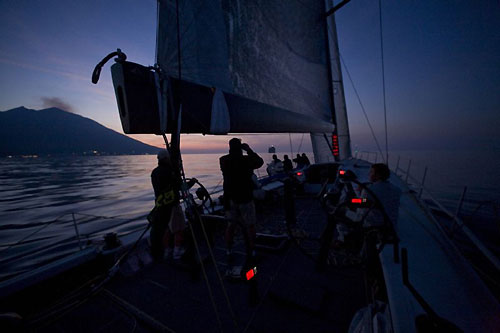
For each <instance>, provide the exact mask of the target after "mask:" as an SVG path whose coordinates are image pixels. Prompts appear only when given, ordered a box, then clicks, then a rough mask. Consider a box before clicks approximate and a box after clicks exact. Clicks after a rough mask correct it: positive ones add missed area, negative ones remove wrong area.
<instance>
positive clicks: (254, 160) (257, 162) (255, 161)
mask: <svg viewBox="0 0 500 333" xmlns="http://www.w3.org/2000/svg"><path fill="white" fill-rule="evenodd" d="M241 149H243V150H244V151H246V152H247V155H248V157H250V158H249V160H250V164H251V165H250V166H251V167H252V169H258V168H260V167H261V166H263V165H264V160H263V159H262V158H261V157H260V156H259V155H257V153H255V152H254V151H253V150H252V149H251V148H250V146H249V145H248V144H247V143H242V144H241Z"/></svg>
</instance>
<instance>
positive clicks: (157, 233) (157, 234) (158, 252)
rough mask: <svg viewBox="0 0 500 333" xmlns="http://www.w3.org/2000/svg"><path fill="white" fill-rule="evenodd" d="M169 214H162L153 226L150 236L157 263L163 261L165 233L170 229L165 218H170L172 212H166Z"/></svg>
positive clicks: (152, 252)
mask: <svg viewBox="0 0 500 333" xmlns="http://www.w3.org/2000/svg"><path fill="white" fill-rule="evenodd" d="M166 213H168V214H164V212H162V213H161V214H160V217H159V218H158V220H157V221H155V222H154V223H153V224H152V226H151V232H150V234H149V236H150V239H151V256H152V257H153V260H155V261H161V260H163V255H164V251H165V248H164V243H163V240H164V236H165V231H166V230H167V228H168V220H167V219H165V216H170V212H166Z"/></svg>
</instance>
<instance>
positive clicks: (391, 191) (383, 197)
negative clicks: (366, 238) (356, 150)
mask: <svg viewBox="0 0 500 333" xmlns="http://www.w3.org/2000/svg"><path fill="white" fill-rule="evenodd" d="M390 174H391V172H390V170H389V167H387V165H386V164H383V163H376V164H373V165H372V167H371V168H370V173H369V178H370V181H371V184H370V185H368V187H367V188H368V189H369V191H366V190H363V191H362V192H361V197H362V198H366V199H369V200H371V201H373V202H375V200H376V199H378V201H379V202H380V203H381V205H382V207H383V209H384V211H385V214H387V218H388V219H389V222H390V224H391V225H390V226H387V225H386V219H385V218H384V211H382V210H381V209H379V208H358V209H357V210H356V212H354V213H350V211H348V212H347V213H346V216H347V217H348V218H350V219H351V220H352V221H353V222H359V221H361V220H363V225H362V227H363V229H365V230H367V229H369V228H374V227H390V228H392V230H393V231H394V233H395V234H396V235H397V221H398V215H399V201H400V198H401V190H400V189H399V187H397V186H395V185H393V184H391V183H390V182H389V177H390ZM370 192H371V193H373V195H374V196H375V197H376V198H373V197H372V194H371V193H370ZM337 230H338V232H339V236H340V237H339V240H341V241H342V240H343V238H344V237H343V236H344V235H345V234H346V230H345V229H344V228H343V226H342V225H339V226H338V227H337ZM360 231H361V230H360ZM349 237H350V238H352V237H355V238H357V237H361V235H360V234H358V233H354V234H353V235H350V236H349Z"/></svg>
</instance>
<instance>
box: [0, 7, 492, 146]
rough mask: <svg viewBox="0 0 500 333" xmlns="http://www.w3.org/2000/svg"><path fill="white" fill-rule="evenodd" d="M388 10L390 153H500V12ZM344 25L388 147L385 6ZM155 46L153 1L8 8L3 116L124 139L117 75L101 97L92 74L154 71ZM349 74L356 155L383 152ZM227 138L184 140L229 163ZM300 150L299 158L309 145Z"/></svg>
mask: <svg viewBox="0 0 500 333" xmlns="http://www.w3.org/2000/svg"><path fill="white" fill-rule="evenodd" d="M181 1H182V0H181ZM207 1H208V0H207ZM294 1H295V0H294ZM308 1H312V0H308ZM320 1H322V0H320ZM382 2H383V4H382V15H383V32H384V56H385V70H386V91H387V95H386V96H387V97H386V98H387V114H388V127H389V129H388V133H389V149H390V150H391V149H394V150H405V149H408V150H410V149H412V150H413V149H422V150H428V149H443V150H455V149H463V148H465V149H484V150H487V151H496V152H498V151H500V134H499V129H500V1H498V0H478V1H465V0H456V1H452V0H442V1H441V0H440V1H435V0H419V1H417V0H407V1H396V0H385V1H382ZM336 20H337V29H338V34H339V45H340V52H341V54H342V57H343V59H344V60H345V63H346V65H347V68H348V70H349V72H350V75H351V77H352V79H353V81H354V85H355V87H356V89H357V91H358V93H359V95H360V97H361V100H362V103H363V105H364V107H365V109H366V111H367V113H368V116H369V118H370V120H371V122H372V125H373V127H374V129H375V132H376V134H377V136H378V139H379V142H380V143H381V144H382V145H383V142H384V139H383V138H384V137H383V99H382V76H381V61H380V59H381V55H380V38H379V12H378V1H374V0H352V1H351V2H350V3H349V4H348V5H346V6H345V7H343V8H342V9H341V10H340V11H339V12H338V13H337V14H336ZM155 35H156V1H155V0H120V1H119V0H100V1H99V0H86V1H63V0H44V1H41V0H30V1H28V0H15V1H14V0H1V1H0V110H2V111H4V110H8V109H12V108H15V107H18V106H21V105H24V106H25V107H28V108H33V109H41V108H45V107H51V106H57V107H61V108H63V109H65V110H67V111H71V112H75V113H78V114H80V115H82V116H85V117H88V118H91V119H94V120H96V121H98V122H99V123H101V124H103V125H105V126H107V127H109V128H111V129H114V130H116V131H118V132H122V129H121V124H120V120H119V115H118V111H117V106H116V101H115V98H114V92H113V87H112V83H111V75H110V72H109V66H110V64H109V63H108V64H107V65H106V66H105V67H104V69H103V72H102V74H101V79H100V81H99V84H98V85H93V84H92V83H91V82H90V77H91V73H92V70H93V68H94V66H95V65H96V64H97V63H98V62H99V61H100V60H101V59H102V58H103V57H104V56H105V55H107V54H108V53H109V52H111V51H114V50H116V48H121V49H122V50H123V51H124V52H125V53H126V54H127V57H128V60H130V61H133V62H137V63H141V64H143V65H152V64H153V63H154V54H155ZM343 71H344V73H343V75H344V85H345V89H346V101H347V108H348V117H349V122H350V130H351V136H352V140H353V148H354V149H356V147H357V148H358V149H361V150H373V149H374V144H373V139H372V137H371V134H370V131H369V128H368V126H367V123H366V120H365V118H364V116H363V114H362V111H361V108H360V105H359V102H358V100H357V98H356V95H355V93H354V90H353V88H352V86H351V82H350V81H349V79H348V76H347V74H346V72H345V68H343ZM133 137H135V138H138V139H140V140H141V141H144V142H146V143H150V144H155V145H158V146H160V145H161V143H162V139H160V138H159V137H156V136H154V135H141V136H133ZM229 138H230V137H227V136H220V137H214V136H206V137H203V136H201V135H186V136H184V138H183V150H184V151H205V152H211V151H225V150H226V149H227V141H228V139H229ZM292 139H293V147H294V151H296V150H297V147H298V146H299V144H300V143H301V139H302V135H301V134H295V135H293V136H292ZM244 140H246V141H247V142H249V143H250V144H251V145H253V146H255V147H256V148H257V150H260V151H263V150H266V149H267V147H268V146H269V145H271V144H274V145H275V146H277V148H278V151H279V152H287V151H289V150H290V144H289V137H288V135H282V136H275V135H252V136H245V137H244ZM304 148H306V150H310V142H309V139H308V135H306V137H305V138H304V140H303V141H302V150H304Z"/></svg>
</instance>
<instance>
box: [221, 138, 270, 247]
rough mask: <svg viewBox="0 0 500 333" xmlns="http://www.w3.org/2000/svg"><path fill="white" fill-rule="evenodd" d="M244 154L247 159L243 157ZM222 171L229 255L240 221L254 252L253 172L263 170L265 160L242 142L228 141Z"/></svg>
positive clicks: (236, 140) (222, 158) (222, 161)
mask: <svg viewBox="0 0 500 333" xmlns="http://www.w3.org/2000/svg"><path fill="white" fill-rule="evenodd" d="M243 150H244V151H246V152H247V155H246V156H245V155H243ZM219 162H220V169H221V171H222V176H223V177H224V185H223V187H224V208H225V211H226V218H227V219H228V226H227V229H226V235H225V236H226V245H227V249H228V254H230V252H231V250H232V246H233V238H234V231H235V227H236V225H235V223H234V222H235V221H240V222H242V223H243V225H244V226H245V228H246V232H247V235H248V241H249V244H248V246H249V249H248V250H249V251H252V250H253V247H254V240H255V205H254V202H253V190H254V183H253V181H252V175H253V170H255V169H258V168H260V167H261V166H262V165H263V164H264V160H262V158H260V156H259V155H257V154H256V153H254V152H253V151H252V149H250V147H249V146H248V144H246V143H241V140H240V139H237V138H233V139H231V140H229V154H228V155H224V156H222V157H221V158H220V160H219Z"/></svg>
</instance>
